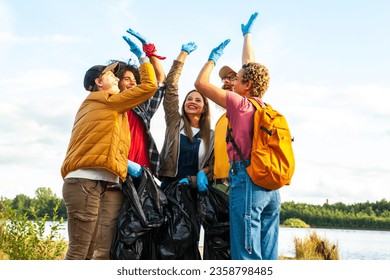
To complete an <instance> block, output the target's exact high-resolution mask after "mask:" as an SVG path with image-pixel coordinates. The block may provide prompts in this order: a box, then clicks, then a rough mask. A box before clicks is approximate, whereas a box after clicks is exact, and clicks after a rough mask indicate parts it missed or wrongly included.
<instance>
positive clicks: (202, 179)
mask: <svg viewBox="0 0 390 280" xmlns="http://www.w3.org/2000/svg"><path fill="white" fill-rule="evenodd" d="M196 184H197V185H198V191H200V192H205V191H208V190H209V189H208V188H207V185H208V184H209V179H207V176H206V173H205V172H204V171H199V172H198V174H196Z"/></svg>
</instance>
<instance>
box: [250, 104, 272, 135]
mask: <svg viewBox="0 0 390 280" xmlns="http://www.w3.org/2000/svg"><path fill="white" fill-rule="evenodd" d="M248 100H249V101H250V102H251V103H252V104H253V105H254V106H255V107H256V110H261V109H264V108H263V107H261V106H260V104H259V103H258V102H257V101H256V99H254V98H248ZM264 105H265V106H266V107H267V109H271V110H272V107H271V105H269V104H266V103H264ZM260 129H261V130H263V131H265V132H266V133H267V134H268V135H269V136H272V131H271V130H268V129H267V128H266V127H265V126H260Z"/></svg>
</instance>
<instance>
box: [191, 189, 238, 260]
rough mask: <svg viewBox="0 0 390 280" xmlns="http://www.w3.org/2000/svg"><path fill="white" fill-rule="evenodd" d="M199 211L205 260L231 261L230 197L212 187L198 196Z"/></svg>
mask: <svg viewBox="0 0 390 280" xmlns="http://www.w3.org/2000/svg"><path fill="white" fill-rule="evenodd" d="M198 211H199V216H200V222H201V224H202V225H203V228H204V244H203V259H204V260H230V259H231V254H230V223H229V196H228V195H227V194H226V193H225V192H223V191H221V190H219V189H217V188H214V187H213V186H211V187H209V190H208V191H207V192H201V193H199V194H198Z"/></svg>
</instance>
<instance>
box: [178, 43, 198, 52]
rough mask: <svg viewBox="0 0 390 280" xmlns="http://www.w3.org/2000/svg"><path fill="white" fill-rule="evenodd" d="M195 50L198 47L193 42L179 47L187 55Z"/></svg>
mask: <svg viewBox="0 0 390 280" xmlns="http://www.w3.org/2000/svg"><path fill="white" fill-rule="evenodd" d="M197 48H198V46H197V45H196V44H195V43H194V42H189V43H187V44H183V45H182V46H181V50H182V51H185V52H187V53H188V54H190V53H192V52H193V51H194V50H196V49H197Z"/></svg>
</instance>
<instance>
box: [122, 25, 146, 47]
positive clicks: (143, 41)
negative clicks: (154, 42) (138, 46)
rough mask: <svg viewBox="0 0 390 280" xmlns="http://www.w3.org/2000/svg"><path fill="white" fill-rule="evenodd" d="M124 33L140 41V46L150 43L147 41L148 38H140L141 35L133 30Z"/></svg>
mask: <svg viewBox="0 0 390 280" xmlns="http://www.w3.org/2000/svg"><path fill="white" fill-rule="evenodd" d="M126 32H127V33H129V34H131V35H133V36H134V37H136V38H137V39H138V40H140V42H141V43H142V45H145V44H150V41H149V40H148V38H146V37H145V36H142V35H141V34H139V33H138V32H136V31H134V30H133V29H131V28H129V29H128V30H127V31H126Z"/></svg>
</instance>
